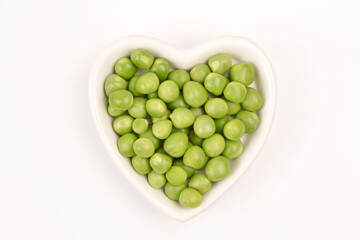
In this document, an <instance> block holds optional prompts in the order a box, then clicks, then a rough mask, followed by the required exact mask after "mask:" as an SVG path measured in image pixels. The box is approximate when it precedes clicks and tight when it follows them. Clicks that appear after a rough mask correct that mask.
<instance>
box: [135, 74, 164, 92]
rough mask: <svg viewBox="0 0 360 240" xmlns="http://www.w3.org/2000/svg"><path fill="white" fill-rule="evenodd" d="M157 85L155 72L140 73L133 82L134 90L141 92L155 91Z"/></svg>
mask: <svg viewBox="0 0 360 240" xmlns="http://www.w3.org/2000/svg"><path fill="white" fill-rule="evenodd" d="M158 87H159V79H158V77H157V76H156V74H155V73H152V72H147V73H144V74H143V75H141V76H140V77H139V78H138V79H137V80H136V82H135V90H136V91H137V92H139V93H141V94H149V93H153V92H155V91H156V90H157V89H158Z"/></svg>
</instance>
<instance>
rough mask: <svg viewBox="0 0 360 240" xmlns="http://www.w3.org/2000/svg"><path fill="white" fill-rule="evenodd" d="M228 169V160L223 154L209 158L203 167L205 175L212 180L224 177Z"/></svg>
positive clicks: (227, 173) (228, 172)
mask: <svg viewBox="0 0 360 240" xmlns="http://www.w3.org/2000/svg"><path fill="white" fill-rule="evenodd" d="M230 171H231V168H230V164H229V161H228V160H227V159H226V158H225V157H223V156H218V157H215V158H212V159H210V160H209V161H208V163H207V164H206V167H205V172H206V176H207V177H208V178H209V179H210V180H211V181H213V182H216V181H220V180H222V179H224V178H226V177H227V176H228V175H229V174H230Z"/></svg>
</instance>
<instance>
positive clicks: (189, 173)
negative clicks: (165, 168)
mask: <svg viewBox="0 0 360 240" xmlns="http://www.w3.org/2000/svg"><path fill="white" fill-rule="evenodd" d="M173 166H178V167H182V168H183V169H184V170H185V172H186V174H187V177H191V176H192V175H194V173H195V168H192V167H188V166H186V165H185V164H184V163H183V161H182V160H181V159H178V160H176V161H174V164H173Z"/></svg>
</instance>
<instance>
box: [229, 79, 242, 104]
mask: <svg viewBox="0 0 360 240" xmlns="http://www.w3.org/2000/svg"><path fill="white" fill-rule="evenodd" d="M246 93H247V90H246V87H245V86H244V85H242V84H241V83H238V82H231V83H229V84H228V85H227V86H226V88H225V89H224V96H225V98H226V99H227V100H229V101H230V102H234V103H241V102H242V101H244V99H245V97H246Z"/></svg>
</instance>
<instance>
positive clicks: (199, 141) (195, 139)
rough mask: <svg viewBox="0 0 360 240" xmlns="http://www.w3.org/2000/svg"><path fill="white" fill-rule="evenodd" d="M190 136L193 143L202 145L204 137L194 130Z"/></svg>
mask: <svg viewBox="0 0 360 240" xmlns="http://www.w3.org/2000/svg"><path fill="white" fill-rule="evenodd" d="M189 138H190V141H191V143H192V144H194V145H195V146H201V145H202V143H203V141H204V139H203V138H201V137H199V136H198V135H196V133H195V132H194V130H192V131H191V132H190V135H189Z"/></svg>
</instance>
